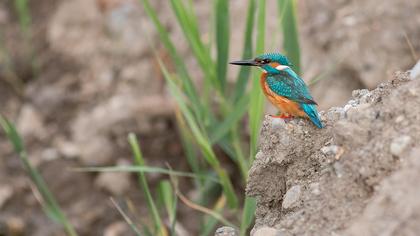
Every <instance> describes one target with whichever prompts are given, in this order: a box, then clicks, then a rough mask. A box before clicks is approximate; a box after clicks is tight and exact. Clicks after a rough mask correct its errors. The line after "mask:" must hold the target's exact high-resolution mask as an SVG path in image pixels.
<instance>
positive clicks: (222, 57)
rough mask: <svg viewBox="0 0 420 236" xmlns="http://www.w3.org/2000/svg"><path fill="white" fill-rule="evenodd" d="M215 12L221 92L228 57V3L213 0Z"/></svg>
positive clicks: (224, 80)
mask: <svg viewBox="0 0 420 236" xmlns="http://www.w3.org/2000/svg"><path fill="white" fill-rule="evenodd" d="M214 2H215V5H216V7H215V9H216V10H215V11H216V45H217V78H218V79H219V81H220V84H221V86H222V90H223V91H224V90H225V87H226V72H227V66H228V57H229V40H230V26H229V1H228V0H215V1H214Z"/></svg>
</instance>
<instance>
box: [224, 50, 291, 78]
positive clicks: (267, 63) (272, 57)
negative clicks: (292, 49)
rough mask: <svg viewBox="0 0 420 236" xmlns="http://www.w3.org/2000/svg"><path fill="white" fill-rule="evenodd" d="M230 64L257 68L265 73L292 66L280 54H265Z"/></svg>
mask: <svg viewBox="0 0 420 236" xmlns="http://www.w3.org/2000/svg"><path fill="white" fill-rule="evenodd" d="M230 64H232V65H240V66H258V67H260V68H261V69H263V70H264V71H265V72H267V73H275V72H278V71H279V70H283V69H285V68H287V67H289V66H291V65H292V64H291V63H290V62H289V60H288V59H287V57H286V56H284V55H282V54H280V53H265V54H262V55H260V56H258V57H256V58H254V59H251V60H241V61H232V62H230Z"/></svg>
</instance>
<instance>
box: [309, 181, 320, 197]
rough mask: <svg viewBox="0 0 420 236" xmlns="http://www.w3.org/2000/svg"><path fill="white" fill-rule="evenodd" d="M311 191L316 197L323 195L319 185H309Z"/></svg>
mask: <svg viewBox="0 0 420 236" xmlns="http://www.w3.org/2000/svg"><path fill="white" fill-rule="evenodd" d="M309 189H310V190H311V193H312V194H314V195H320V194H321V190H320V187H319V183H311V184H310V185H309Z"/></svg>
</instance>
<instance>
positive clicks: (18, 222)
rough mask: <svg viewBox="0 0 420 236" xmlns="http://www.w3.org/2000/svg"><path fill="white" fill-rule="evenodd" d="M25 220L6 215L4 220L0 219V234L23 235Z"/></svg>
mask: <svg viewBox="0 0 420 236" xmlns="http://www.w3.org/2000/svg"><path fill="white" fill-rule="evenodd" d="M25 227H26V225H25V222H24V220H23V219H22V218H20V217H15V216H12V217H6V218H5V219H4V220H3V219H0V234H1V235H3V234H2V233H5V235H12V236H19V235H25Z"/></svg>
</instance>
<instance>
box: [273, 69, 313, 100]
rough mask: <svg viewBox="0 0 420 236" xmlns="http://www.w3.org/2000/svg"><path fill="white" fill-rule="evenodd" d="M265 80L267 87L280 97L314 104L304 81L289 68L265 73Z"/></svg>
mask: <svg viewBox="0 0 420 236" xmlns="http://www.w3.org/2000/svg"><path fill="white" fill-rule="evenodd" d="M266 81H267V84H268V87H269V88H270V89H271V90H272V91H273V92H275V93H276V94H278V95H280V96H282V97H286V98H288V99H290V100H292V101H295V102H299V103H305V104H316V102H315V101H314V100H313V98H312V96H311V94H310V93H309V90H308V87H307V86H306V84H305V82H304V81H303V80H302V79H301V78H300V77H299V76H298V75H297V74H296V73H295V72H294V71H293V70H292V69H290V68H287V69H284V70H279V71H278V73H276V74H269V75H267V78H266Z"/></svg>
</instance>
